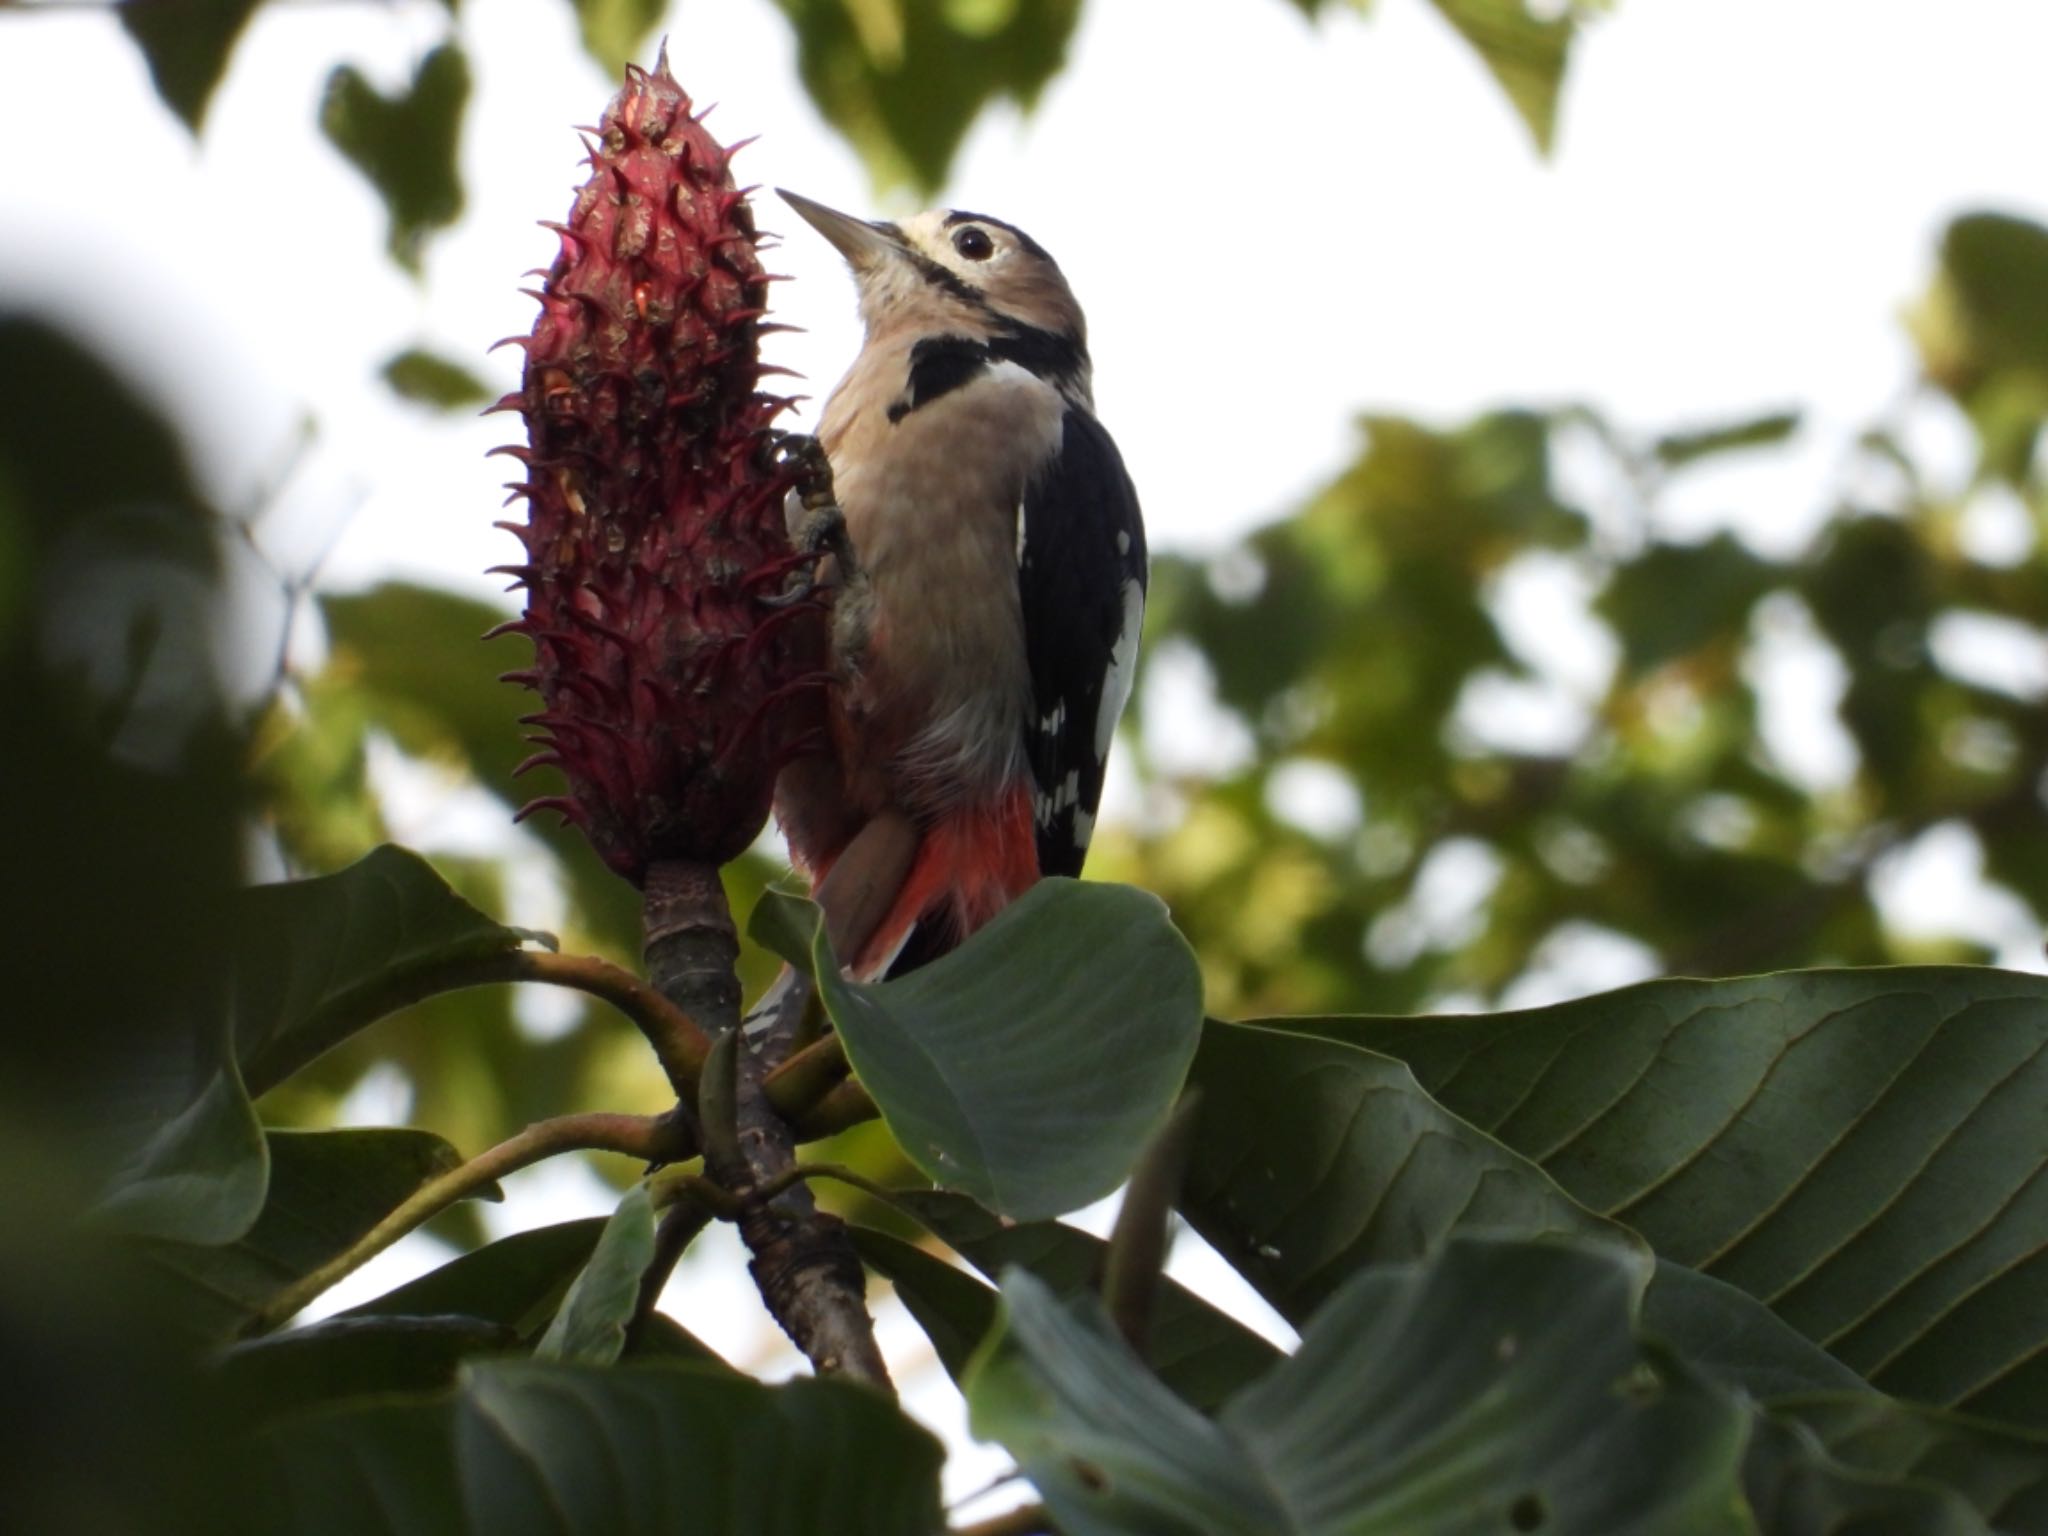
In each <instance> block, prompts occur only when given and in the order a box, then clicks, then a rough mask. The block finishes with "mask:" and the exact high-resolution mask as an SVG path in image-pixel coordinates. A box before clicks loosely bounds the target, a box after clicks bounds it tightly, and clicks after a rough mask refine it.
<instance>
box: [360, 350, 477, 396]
mask: <svg viewBox="0 0 2048 1536" xmlns="http://www.w3.org/2000/svg"><path fill="white" fill-rule="evenodd" d="M378 372H379V374H380V375H381V376H382V378H383V380H384V382H385V383H386V384H389V385H390V386H391V391H392V393H393V394H395V395H397V396H398V398H399V399H401V400H412V401H417V402H418V403H419V404H421V405H430V406H433V407H434V408H435V409H436V410H441V411H453V410H459V409H461V408H462V407H463V406H465V405H476V404H479V403H481V402H482V401H485V400H488V399H490V397H491V391H490V388H489V386H488V385H486V384H485V383H484V381H483V380H482V379H479V378H478V377H477V376H476V375H475V374H474V373H472V372H470V371H469V369H467V368H465V367H463V366H462V364H460V363H456V362H450V361H449V360H448V359H447V358H445V357H442V356H441V355H439V354H438V353H435V352H429V351H427V350H426V349H425V348H424V347H408V348H406V349H405V350H404V351H403V352H400V353H398V354H397V355H396V356H394V357H392V358H391V359H390V360H389V361H388V362H386V363H385V364H384V366H383V367H382V368H381V369H379V370H378Z"/></svg>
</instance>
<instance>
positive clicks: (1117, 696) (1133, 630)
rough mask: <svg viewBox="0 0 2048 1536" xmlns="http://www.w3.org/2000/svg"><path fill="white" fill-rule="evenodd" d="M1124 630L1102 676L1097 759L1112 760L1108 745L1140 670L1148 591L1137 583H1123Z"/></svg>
mask: <svg viewBox="0 0 2048 1536" xmlns="http://www.w3.org/2000/svg"><path fill="white" fill-rule="evenodd" d="M1123 597H1124V621H1123V628H1121V629H1119V630H1118V631H1117V636H1116V644H1115V645H1113V646H1111V647H1110V650H1109V670H1108V671H1107V672H1105V673H1104V674H1103V676H1102V706H1101V708H1100V709H1098V710H1097V711H1096V714H1095V760H1096V761H1097V762H1099V763H1100V762H1107V761H1108V760H1109V744H1110V743H1111V742H1112V741H1114V740H1115V739H1116V722H1117V720H1118V719H1119V718H1120V717H1121V716H1122V714H1123V712H1124V705H1126V704H1128V703H1129V702H1130V699H1131V683H1132V681H1133V679H1134V678H1135V677H1136V676H1137V671H1138V632H1139V631H1140V630H1142V629H1143V628H1144V627H1145V589H1144V588H1143V587H1141V586H1140V585H1138V583H1137V582H1136V581H1127V582H1125V583H1124V593H1123Z"/></svg>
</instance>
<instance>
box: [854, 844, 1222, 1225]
mask: <svg viewBox="0 0 2048 1536" xmlns="http://www.w3.org/2000/svg"><path fill="white" fill-rule="evenodd" d="M817 942H818V945H819V948H818V952H817V974H818V976H819V978H820V986H821V990H822V992H823V995H824V999H825V1005H826V1008H827V1009H828V1010H829V1011H830V1013H831V1015H832V1021H833V1023H834V1024H835V1025H837V1026H838V1029H839V1032H840V1034H841V1035H842V1036H843V1037H844V1039H845V1042H846V1054H847V1058H848V1059H849V1060H850V1061H851V1062H852V1063H853V1068H854V1071H855V1072H856V1073H857V1074H858V1075H859V1077H860V1081H861V1083H862V1085H863V1086H864V1087H865V1088H866V1089H867V1090H868V1092H869V1093H870V1094H872V1095H873V1096H874V1100H875V1103H876V1104H877V1105H878V1106H879V1107H880V1109H881V1111H882V1116H883V1118H884V1119H885V1120H887V1121H888V1123H889V1128H890V1130H892V1131H893V1132H895V1134H896V1139H897V1140H898V1141H899V1142H901V1143H902V1145H903V1150H904V1151H905V1152H906V1153H907V1154H908V1155H909V1157H910V1158H911V1160H912V1161H913V1162H915V1163H916V1164H917V1166H918V1167H919V1168H921V1169H922V1170H923V1171H924V1172H925V1173H926V1174H928V1175H930V1177H931V1178H932V1179H933V1180H934V1181H936V1182H937V1183H940V1184H943V1185H946V1186H948V1187H949V1188H953V1189H957V1190H960V1191H961V1192H963V1193H965V1194H968V1195H971V1196H973V1197H974V1198H975V1199H976V1200H978V1201H980V1202H981V1203H982V1204H983V1205H986V1206H988V1207H989V1208H990V1209H992V1210H995V1211H998V1212H1000V1213H1001V1214H1003V1215H1006V1216H1010V1217H1013V1218H1015V1219H1018V1220H1031V1219H1035V1218H1039V1217H1046V1216H1056V1215H1058V1214H1059V1213H1060V1212H1062V1211H1070V1210H1075V1209H1078V1208H1079V1207H1081V1206H1083V1205H1086V1204H1088V1203H1089V1202H1090V1201H1092V1200H1096V1199H1099V1198H1100V1197H1101V1196H1103V1195H1106V1194H1108V1193H1109V1192H1110V1191H1111V1190H1113V1189H1115V1188H1116V1186H1117V1185H1118V1183H1120V1182H1121V1181H1122V1179H1123V1177H1124V1175H1125V1174H1126V1173H1127V1172H1128V1171H1129V1169H1130V1166H1131V1163H1132V1160H1133V1159H1134V1158H1135V1157H1136V1156H1137V1153H1138V1150H1139V1148H1141V1147H1142V1146H1143V1145H1144V1144H1145V1142H1146V1140H1147V1139H1148V1138H1149V1137H1150V1136H1151V1135H1152V1134H1153V1133H1154V1132H1155V1131H1157V1130H1158V1129H1159V1127H1160V1125H1161V1124H1162V1123H1163V1122H1164V1121H1165V1119H1166V1116H1167V1113H1168V1111H1169V1110H1170V1109H1171V1107H1172V1104H1173V1100H1174V1097H1175V1095H1176V1094H1178V1093H1179V1091H1180V1086H1181V1080H1182V1078H1183V1076H1184V1075H1185V1074H1186V1071H1187V1064H1188V1059H1189V1056H1190V1055H1191V1054H1192V1052H1193V1050H1194V1047H1195V1042H1196V1038H1197V1035H1198V1032H1199V1029H1200V1023H1201V977H1200V974H1199V973H1198V971H1197V970H1196V967H1195V959H1194V956H1193V954H1191V953H1190V952H1189V950H1188V947H1187V941H1186V940H1184V939H1182V938H1181V936H1180V935H1179V934H1178V933H1177V932H1175V931H1174V927H1173V924H1172V922H1171V921H1170V920H1169V919H1168V917H1167V914H1166V908H1165V906H1164V905H1163V904H1162V903H1161V902H1160V901H1159V899H1158V898H1157V897H1154V896H1150V895H1148V894H1146V893H1145V892H1143V891H1137V890H1133V889H1131V888H1129V887H1127V886H1113V885H1084V884H1082V883H1080V882H1078V881H1073V880H1041V881H1040V882H1039V883H1038V884H1037V885H1035V886H1033V887H1032V888H1031V890H1030V891H1028V892H1026V893H1025V895H1024V896H1023V897H1022V898H1021V899H1020V900H1018V901H1016V902H1014V903H1013V904H1012V905H1011V906H1009V907H1008V908H1006V909H1005V910H1004V911H1003V913H1002V914H1001V915H1000V916H999V917H997V918H996V920H995V921H994V922H992V923H990V924H989V925H988V926H987V927H986V928H983V929H982V930H981V931H980V932H978V933H976V934H975V935H974V936H973V937H972V938H970V939H969V940H968V941H967V942H966V943H965V944H963V945H961V946H960V948H958V949H956V950H954V951H953V952H952V953H950V954H948V955H945V956H942V957H941V958H940V959H938V960H936V961H934V962H933V963H931V964H930V965H927V966H924V967H922V968H921V969H919V970H916V971H913V972H912V973H911V974H910V975H908V976H906V977H903V978H902V979H900V980H897V981H891V982H886V983H882V984H880V985H875V986H862V985H859V984H857V983H854V982H850V981H846V980H844V979H843V978H841V977H840V975H839V972H838V968H837V966H836V965H835V964H834V963H833V962H832V958H831V955H830V953H829V951H827V950H826V949H825V948H824V939H823V935H822V934H821V935H820V936H819V938H818V941H817Z"/></svg>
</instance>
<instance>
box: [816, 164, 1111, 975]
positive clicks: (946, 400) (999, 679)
mask: <svg viewBox="0 0 2048 1536" xmlns="http://www.w3.org/2000/svg"><path fill="white" fill-rule="evenodd" d="M781 196H782V197H783V199H784V200H785V201H786V202H788V203H789V205H790V206H791V207H792V208H794V209H795V210H796V212H797V213H798V214H799V215H801V216H802V217H803V219H804V220H805V221H806V222H807V223H809V224H810V225H811V226H812V227H813V228H814V229H816V230H817V231H818V232H819V233H820V234H822V235H823V236H824V237H825V238H826V239H827V240H828V241H830V242H831V243H832V245H833V246H834V247H836V248H837V249H838V251H839V253H840V254H841V255H842V256H843V257H845V259H846V262H847V264H848V265H849V266H850V267H851V268H852V271H853V276H854V280H855V283H856V285H857V287H858V289H859V307H860V317H861V320H862V322H863V325H864V326H865V330H866V339H865V341H864V343H863V345H862V347H861V350H860V353H859V355H858V356H857V357H856V358H855V359H854V361H853V365H852V366H851V367H850V368H849V369H848V370H847V373H846V376H845V378H844V379H842V380H841V381H840V383H839V385H838V386H837V387H836V388H835V389H834V390H833V392H832V394H831V395H830V397H829V398H828V399H827V401H826V403H825V410H824V414H823V417H822V418H821V421H820V424H819V431H818V441H819V443H820V444H821V445H822V447H823V450H824V453H825V456H826V458H827V460H828V462H829V464H830V467H831V471H832V483H833V486H834V489H835V491H836V497H837V504H838V507H839V509H840V511H841V513H842V514H843V517H844V520H845V521H844V531H845V533H846V535H847V537H848V542H849V543H850V545H851V548H852V551H853V554H854V556H855V557H856V559H857V567H856V568H857V571H858V574H857V575H853V574H851V572H850V571H848V570H844V569H843V570H842V571H841V575H840V581H841V584H840V588H839V591H838V593H837V596H836V602H835V611H834V619H833V642H832V646H833V668H834V681H833V686H832V689H831V698H830V704H829V713H830V723H831V731H830V735H831V743H830V750H829V752H828V753H826V754H824V755H821V756H818V757H814V758H810V759H805V760H801V761H799V762H797V763H794V764H792V765H790V766H789V767H788V768H786V769H785V770H784V772H783V775H782V777H781V779H780V780H779V782H778V784H777V795H776V814H777V817H778V819H779V821H780V823H781V825H782V828H783V831H784V833H785V835H786V836H787V837H788V840H789V844H790V850H791V856H792V858H793V860H794V862H795V863H796V864H797V866H798V867H799V868H800V869H801V870H803V871H804V872H805V873H806V874H807V875H809V876H810V877H811V879H812V880H813V881H814V882H817V881H820V880H822V879H823V878H824V876H825V875H826V874H827V872H828V871H829V870H830V869H831V867H832V864H833V861H834V860H835V859H836V858H837V857H838V855H839V853H840V851H841V850H842V849H844V848H845V847H846V845H847V843H848V842H849V841H850V840H851V839H852V838H853V836H854V835H855V834H856V833H858V832H859V830H860V829H861V827H862V826H863V825H864V824H865V823H866V822H867V821H868V820H870V819H871V818H873V817H875V816H876V815H878V814H879V813H880V812H882V811H884V810H885V809H894V810H896V811H899V812H901V813H902V814H904V815H906V816H907V817H908V818H909V819H910V821H911V822H912V823H914V825H915V826H916V828H917V829H918V832H919V834H920V835H919V840H918V846H917V852H916V854H915V856H914V858H913V860H912V863H911V866H910V871H909V874H908V876H907V878H906V879H905V880H904V882H903V885H902V887H901V890H900V893H899V894H898V896H897V898H896V900H895V902H894V904H893V906H892V907H891V908H890V909H889V911H888V914H887V916H886V917H884V918H883V920H882V921H881V923H880V925H879V926H878V927H877V928H876V929H875V931H874V934H873V936H872V937H871V938H870V939H869V940H868V941H867V942H866V943H865V944H864V945H863V946H862V947H861V949H860V952H859V953H858V954H857V955H855V956H852V957H842V960H850V961H851V964H850V967H849V968H850V969H851V971H852V972H853V974H855V975H856V976H860V977H864V978H866V977H875V976H881V975H886V974H901V973H902V972H904V971H906V970H909V969H912V968H913V967H915V966H917V965H920V964H923V963H924V962H926V961H928V960H930V959H932V958H934V957H936V956H937V955H939V954H942V953H944V952H945V951H946V950H948V949H950V948H952V947H953V946H954V945H955V944H957V943H959V942H960V940H961V939H963V938H965V937H966V936H967V935H968V934H970V933H972V932H973V931H974V930H975V929H976V928H978V927H980V926H981V925H982V924H983V923H985V922H987V921H988V920H989V919H990V918H991V917H993V916H994V915H995V914H996V913H997V912H998V911H1000V910H1001V909H1002V908H1003V907H1004V906H1005V905H1007V904H1008V903H1009V902H1010V901H1012V900H1014V899H1015V898H1016V897H1017V896H1019V895H1021V894H1022V893H1023V892H1024V891H1025V890H1026V889H1027V888H1028V887H1029V886H1030V885H1031V884H1032V883H1033V882H1035V881H1036V880H1037V879H1038V878H1039V877H1040V876H1042V875H1078V874H1079V873H1080V872H1081V866H1082V862H1083V860H1084V859H1085V858H1086V857H1087V853H1088V841H1089V836H1090V834H1091V833H1092V832H1093V830H1094V825H1095V813H1096V807H1097V805H1098V804H1099V802H1100V800H1101V796H1102V777H1103V769H1104V765H1105V763H1106V762H1107V760H1108V757H1109V750H1110V743H1111V740H1112V738H1113V737H1114V735H1115V732H1116V724H1117V719H1118V717H1119V716H1120V715H1121V714H1122V712H1123V708H1124V705H1125V703H1126V701H1127V700H1128V699H1129V697H1130V692H1131V680H1132V676H1133V672H1134V669H1135V667H1136V663H1137V655H1138V635H1139V630H1140V629H1141V627H1142V625H1143V622H1144V613H1145V586H1146V574H1147V573H1146V553H1145V526H1144V522H1143V520H1142V518H1141V516H1140V514H1139V510H1138V498H1137V493H1136V491H1135V489H1134V488H1133V487H1132V484H1131V480H1130V476H1129V475H1128V474H1127V473H1126V471H1125V469H1124V464H1123V459H1122V457H1121V455H1119V454H1118V452H1117V449H1116V445H1115V443H1113V442H1112V441H1111V440H1110V436H1109V434H1108V433H1107V432H1106V431H1104V430H1103V427H1102V424H1101V423H1100V422H1099V421H1097V420H1096V418H1095V408H1094V401H1093V397H1092V395H1091V392H1090V384H1091V379H1090V365H1089V359H1088V347H1087V336H1086V327H1085V324H1084V322H1083V319H1082V315H1081V308H1080V305H1079V304H1077V303H1076V302H1075V300H1074V295H1073V293H1072V291H1071V290H1070V289H1069V288H1068V286H1067V281H1066V279H1065V278H1064V277H1063V276H1062V275H1061V274H1060V269H1059V267H1058V266H1057V265H1055V263H1054V262H1053V259H1052V257H1051V256H1050V255H1048V254H1047V253H1046V251H1045V248H1044V247H1043V246H1041V245H1039V244H1038V242H1037V241H1035V240H1033V239H1032V238H1031V237H1030V236H1029V235H1027V234H1025V233H1024V232H1023V231H1022V230H1020V229H1018V228H1017V227H1016V226H1014V225H1012V224H1008V223H1005V222H1004V221H1003V220H1001V219H996V218H990V217H988V216H987V215H985V214H978V213H966V212H962V211H960V210H958V209H941V210H936V211H933V212H929V213H922V214H919V215H917V216H916V217H915V218H912V219H907V220H905V221H903V222H902V223H900V224H898V223H887V222H874V223H870V222H868V221H865V220H862V219H858V218H854V217H851V216H849V215H847V214H843V213H838V212H835V211H834V210H832V209H830V208H826V207H824V206H822V205H820V204H818V203H815V202H812V201H810V200H809V199H808V198H803V197H798V196H796V195H795V194H793V193H790V192H783V193H782V194H781ZM793 516H794V514H793Z"/></svg>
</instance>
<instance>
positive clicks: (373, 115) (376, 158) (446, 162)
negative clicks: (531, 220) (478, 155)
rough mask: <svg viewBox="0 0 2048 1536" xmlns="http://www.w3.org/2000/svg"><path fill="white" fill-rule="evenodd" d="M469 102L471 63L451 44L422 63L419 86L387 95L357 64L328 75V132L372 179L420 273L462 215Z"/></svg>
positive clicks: (403, 257) (324, 118)
mask: <svg viewBox="0 0 2048 1536" xmlns="http://www.w3.org/2000/svg"><path fill="white" fill-rule="evenodd" d="M468 101H469V61H468V60H467V59H466V58H465V57H464V56H463V53H462V50H461V49H460V48H458V47H456V46H455V45H454V44H453V43H443V44H442V45H441V46H440V47H438V48H436V49H435V50H434V51H433V52H431V53H429V54H428V55H427V56H426V57H425V58H424V59H422V60H421V61H420V65H419V68H418V69H417V70H416V71H414V73H413V78H412V84H411V86H410V87H409V88H408V89H407V90H406V91H405V92H404V93H403V94H401V95H399V96H395V97H394V96H385V95H383V94H382V93H381V92H379V91H378V90H377V89H376V87H374V86H373V85H371V84H370V82H369V81H368V80H366V79H364V78H363V76H362V75H361V73H359V72H358V71H357V70H356V69H355V67H354V66H353V65H349V64H342V65H338V66H337V67H336V68H335V70H334V72H333V73H332V74H330V75H329V76H328V77H327V91H326V95H325V96H324V97H323V98H322V100H321V103H320V131H321V132H322V133H324V134H326V135H327V138H328V140H329V142H331V143H332V144H333V145H334V147H335V148H336V149H338V150H340V151H341V152H342V154H343V155H344V156H345V157H347V159H348V161H349V163H350V164H351V165H353V166H354V167H355V168H356V169H357V170H359V171H361V172H362V173H363V175H364V176H366V177H367V178H368V179H369V182H370V185H371V186H373V187H375V188H376V189H377V195H378V196H379V197H381V198H382V199H383V200H384V207H385V209H386V211H387V212H388V213H389V214H390V216H391V233H390V240H389V244H390V250H391V257H392V259H393V260H394V261H396V262H398V263H399V264H400V265H401V266H403V267H405V268H407V269H408V270H409V271H411V272H414V273H418V271H419V270H420V253H421V250H422V248H423V246H424V245H425V243H426V238H427V236H428V235H429V234H430V233H431V232H432V231H434V230H436V229H444V228H446V227H447V226H448V225H450V224H453V223H454V222H455V220H456V219H457V218H458V217H460V215H461V213H462V179H461V173H460V168H459V167H458V165H457V162H456V148H457V145H458V144H459V142H460V140H461V136H462V112H463V108H464V106H465V105H467V103H468Z"/></svg>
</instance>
